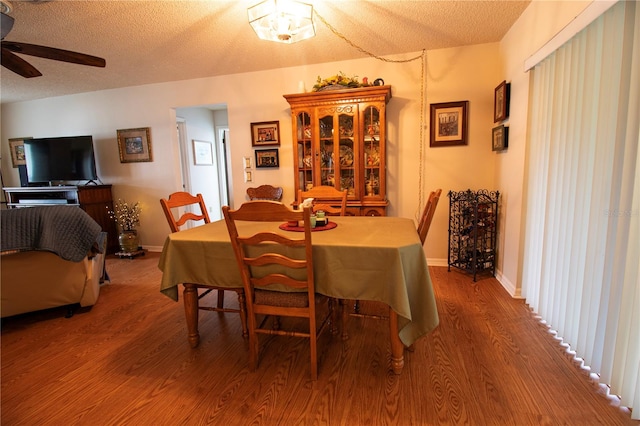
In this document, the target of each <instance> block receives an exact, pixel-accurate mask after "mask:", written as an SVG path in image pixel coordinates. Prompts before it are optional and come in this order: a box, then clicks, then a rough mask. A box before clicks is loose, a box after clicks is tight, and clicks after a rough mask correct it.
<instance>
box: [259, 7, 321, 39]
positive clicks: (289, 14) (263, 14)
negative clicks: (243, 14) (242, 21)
mask: <svg viewBox="0 0 640 426" xmlns="http://www.w3.org/2000/svg"><path fill="white" fill-rule="evenodd" d="M247 12H248V15H249V23H250V24H251V27H253V30H254V31H255V32H256V34H257V35H258V37H259V38H261V39H263V40H269V41H275V42H278V43H288V44H291V43H295V42H297V41H300V40H305V39H307V38H311V37H313V36H315V35H316V29H315V27H314V25H313V6H312V5H310V4H307V3H302V2H299V1H295V0H265V1H263V2H262V3H258V4H256V5H255V6H252V7H250V8H249V9H248V10H247Z"/></svg>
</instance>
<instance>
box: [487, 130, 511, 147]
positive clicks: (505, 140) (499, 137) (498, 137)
mask: <svg viewBox="0 0 640 426" xmlns="http://www.w3.org/2000/svg"><path fill="white" fill-rule="evenodd" d="M508 146H509V128H508V127H505V126H504V125H500V126H498V127H494V128H493V131H492V136H491V150H492V151H502V150H505V149H507V147H508Z"/></svg>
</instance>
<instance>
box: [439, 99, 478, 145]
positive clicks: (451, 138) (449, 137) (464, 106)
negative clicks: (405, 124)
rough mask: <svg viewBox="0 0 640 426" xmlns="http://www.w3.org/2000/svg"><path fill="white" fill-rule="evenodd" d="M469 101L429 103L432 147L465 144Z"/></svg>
mask: <svg viewBox="0 0 640 426" xmlns="http://www.w3.org/2000/svg"><path fill="white" fill-rule="evenodd" d="M468 109H469V101H460V102H446V103H439V104H431V120H430V126H431V139H430V142H429V145H430V146H432V147H439V146H455V145H466V144H467V112H468Z"/></svg>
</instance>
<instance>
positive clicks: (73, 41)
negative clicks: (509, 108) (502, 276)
mask: <svg viewBox="0 0 640 426" xmlns="http://www.w3.org/2000/svg"><path fill="white" fill-rule="evenodd" d="M258 1H259V0H207V1H197V0H194V1H172V0H161V1H146V0H135V1H123V0H110V1H102V0H53V1H46V0H45V1H43V0H40V1H16V0H13V1H11V5H12V8H13V10H12V12H11V16H13V17H14V18H15V24H14V26H13V30H12V31H11V33H9V35H8V36H7V37H6V39H5V40H8V41H20V42H25V43H32V44H40V45H45V46H51V47H57V48H61V49H66V50H72V51H77V52H82V53H87V54H90V55H94V56H99V57H102V58H104V59H106V62H107V66H106V68H93V67H87V66H81V65H74V64H67V63H62V62H57V61H52V60H48V59H42V58H35V57H31V56H22V58H23V59H26V60H27V61H28V62H29V63H30V64H32V65H33V66H35V67H36V68H37V69H38V70H39V71H40V72H41V73H42V74H43V76H42V77H36V78H31V79H25V78H23V77H20V76H18V75H16V74H14V73H12V72H11V71H8V70H7V69H5V68H0V70H1V71H0V72H1V74H0V80H1V86H0V89H1V91H0V97H1V100H2V103H6V102H16V101H24V100H32V99H41V98H46V97H51V96H60V95H65V94H72V93H81V92H90V91H95V90H102V89H110V88H117V87H126V86H137V85H141V84H148V83H157V82H166V81H175V80H188V79H193V78H200V77H208V76H216V75H225V74H235V73H240V72H250V71H258V70H265V69H273V68H281V67H290V66H298V65H305V64H314V63H323V62H333V61H340V60H349V59H356V58H362V57H365V56H366V54H365V53H363V52H362V51H360V50H358V49H356V48H354V47H352V46H350V45H349V44H348V43H347V42H345V41H344V39H341V38H340V36H339V35H337V34H336V33H335V32H333V31H331V30H330V29H329V28H328V27H327V26H326V25H325V24H324V23H322V22H321V21H320V20H319V19H316V20H315V22H316V36H315V37H314V38H312V39H310V40H306V41H302V42H299V43H296V44H292V45H285V44H280V43H273V42H267V41H262V40H259V39H258V38H257V37H256V35H255V33H254V32H253V30H252V28H251V26H250V25H249V23H248V22H247V8H248V7H249V6H252V5H254V4H256V3H258ZM529 1H530V0H526V1H504V0H502V1H480V0H474V1H452V0H449V1H408V0H395V1H378V0H369V1H364V0H307V2H308V3H312V4H313V6H314V11H315V13H316V15H317V16H320V17H322V18H324V19H325V20H326V22H327V23H328V24H330V25H331V26H332V27H334V28H335V30H336V31H337V32H338V33H339V34H340V35H342V36H343V37H344V38H346V39H348V40H349V41H351V42H352V43H354V44H356V45H357V46H359V47H360V48H362V49H363V50H366V51H368V52H371V53H373V54H375V55H378V56H382V55H390V54H402V53H408V52H417V51H421V50H423V49H426V50H432V49H440V48H448V47H456V46H463V45H472V44H481V43H489V42H496V41H499V40H500V39H501V38H502V37H503V36H504V34H505V33H506V32H507V30H508V29H509V28H510V27H511V25H512V24H513V22H515V20H516V19H517V18H518V17H519V16H520V15H521V14H522V12H523V11H524V9H525V8H526V7H527V6H528V4H529ZM317 16H316V18H317Z"/></svg>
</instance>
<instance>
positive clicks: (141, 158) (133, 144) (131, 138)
mask: <svg viewBox="0 0 640 426" xmlns="http://www.w3.org/2000/svg"><path fill="white" fill-rule="evenodd" d="M118 151H119V152H120V162H121V163H139V162H145V161H153V160H152V157H151V129H150V128H149V127H141V128H138V129H122V130H118Z"/></svg>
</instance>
